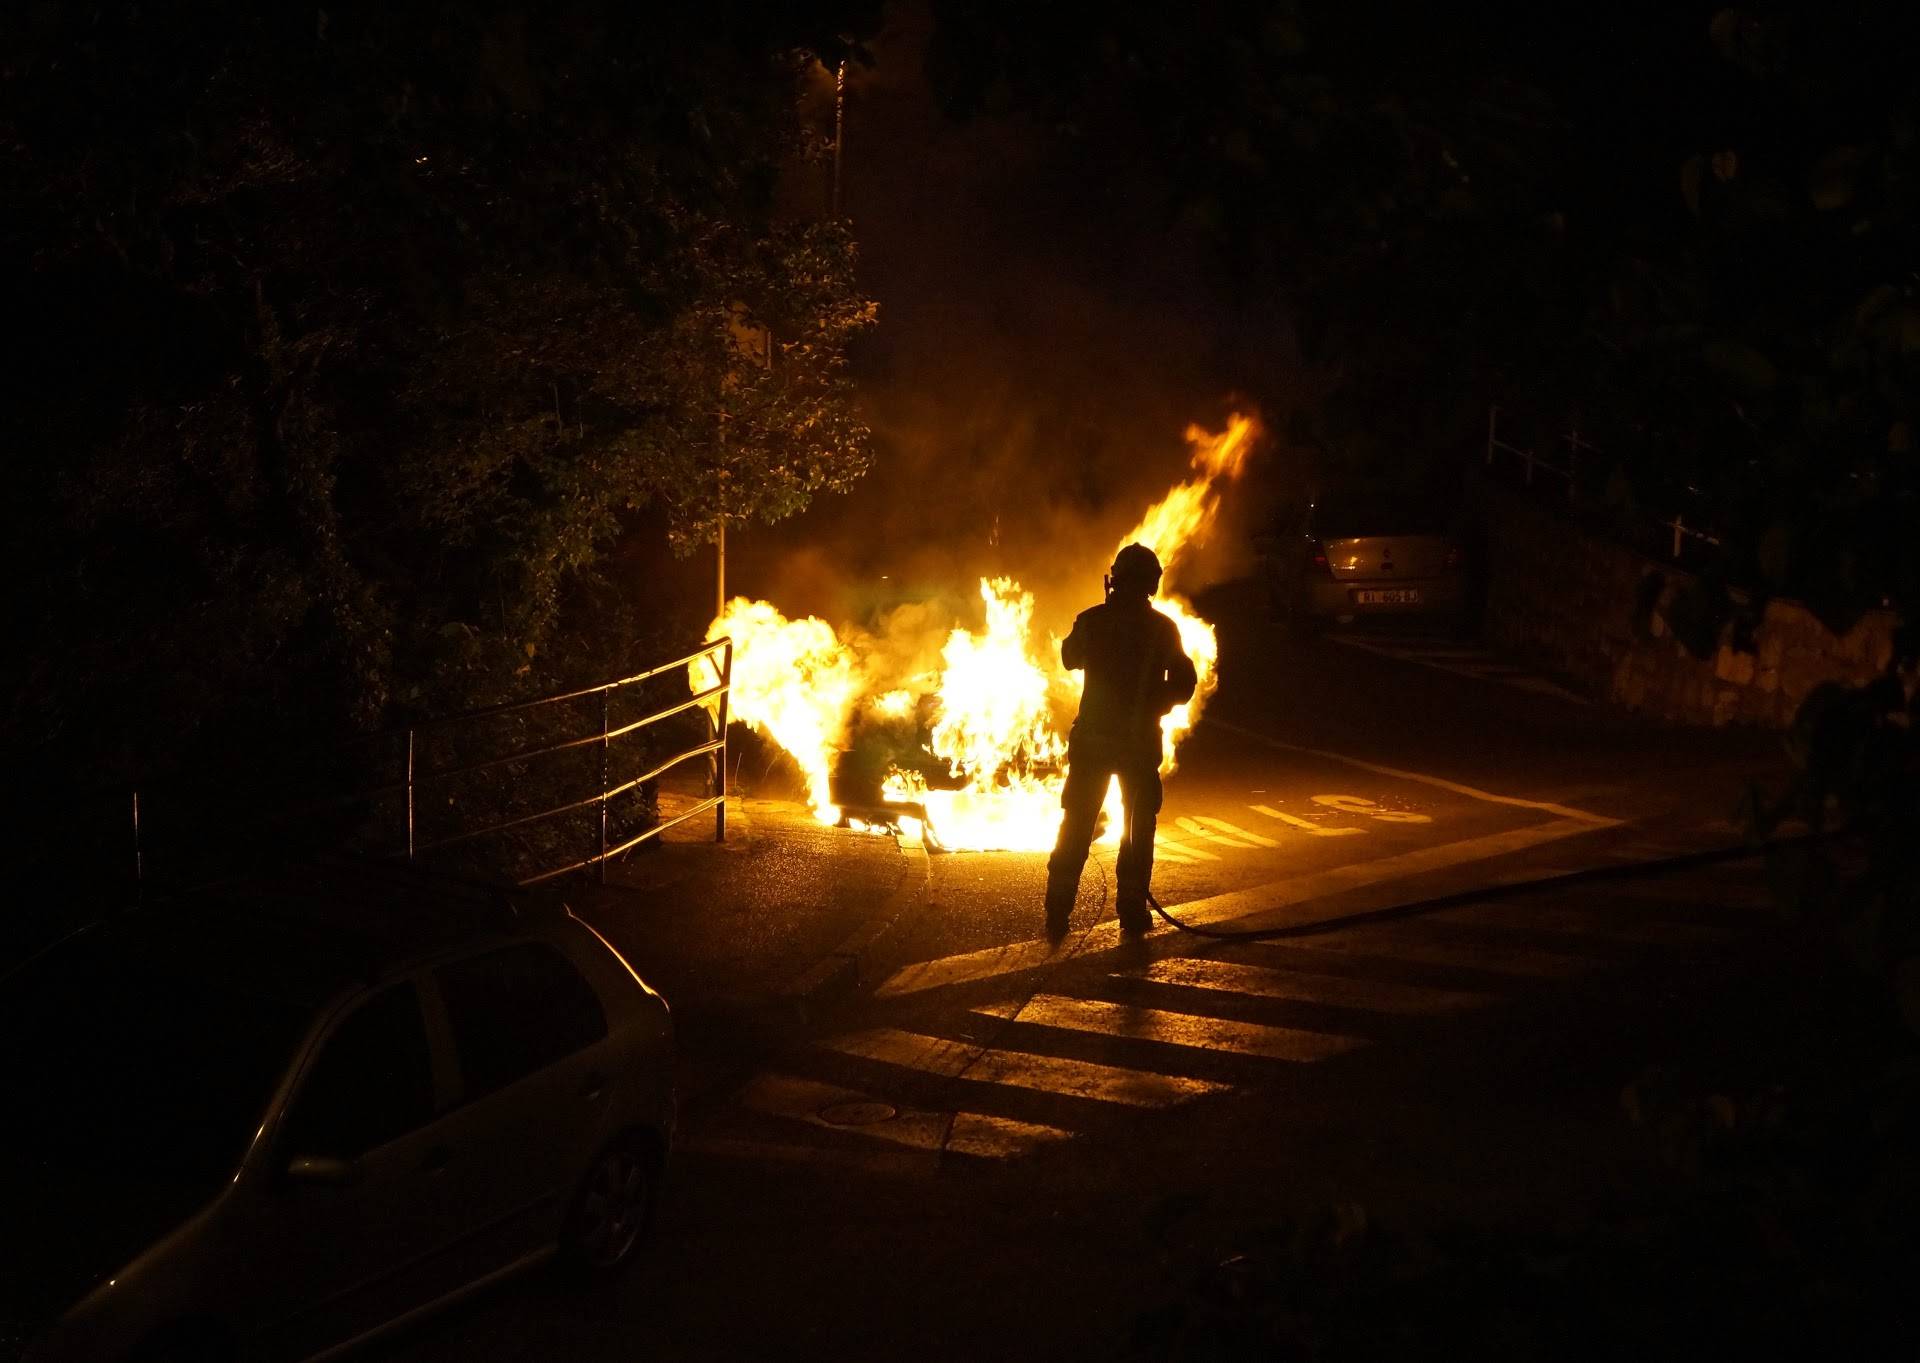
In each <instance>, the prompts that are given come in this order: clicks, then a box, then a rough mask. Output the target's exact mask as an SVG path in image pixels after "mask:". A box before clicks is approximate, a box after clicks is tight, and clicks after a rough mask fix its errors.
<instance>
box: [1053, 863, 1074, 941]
mask: <svg viewBox="0 0 1920 1363" xmlns="http://www.w3.org/2000/svg"><path fill="white" fill-rule="evenodd" d="M1079 894H1080V877H1079V875H1078V874H1077V873H1075V872H1070V871H1061V870H1056V869H1055V868H1053V867H1051V866H1050V867H1048V868H1047V940H1048V941H1050V942H1058V941H1060V940H1061V939H1062V938H1064V937H1065V936H1066V935H1067V919H1068V918H1069V917H1071V916H1072V914H1073V901H1074V900H1075V899H1076V898H1078V896H1079Z"/></svg>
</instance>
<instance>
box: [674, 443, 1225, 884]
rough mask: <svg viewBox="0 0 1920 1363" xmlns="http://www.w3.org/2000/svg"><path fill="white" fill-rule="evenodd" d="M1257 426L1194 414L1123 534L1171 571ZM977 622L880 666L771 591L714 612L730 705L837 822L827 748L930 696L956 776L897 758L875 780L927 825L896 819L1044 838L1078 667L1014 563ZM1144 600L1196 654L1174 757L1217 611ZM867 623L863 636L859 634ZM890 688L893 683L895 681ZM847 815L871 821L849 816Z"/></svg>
mask: <svg viewBox="0 0 1920 1363" xmlns="http://www.w3.org/2000/svg"><path fill="white" fill-rule="evenodd" d="M1259 431H1260V426H1259V423H1258V421H1257V420H1256V419H1255V418H1254V417H1251V416H1244V415H1239V414H1236V415H1234V416H1233V417H1232V418H1231V419H1230V420H1229V421H1228V423H1227V425H1226V428H1225V429H1224V430H1222V431H1219V432H1217V433H1215V432H1209V431H1206V430H1203V429H1202V428H1200V427H1198V426H1189V427H1188V428H1187V432H1186V439H1187V442H1188V444H1189V445H1190V446H1191V447H1192V454H1191V459H1190V464H1191V468H1192V469H1193V476H1192V477H1190V478H1188V479H1186V480H1185V481H1183V482H1181V483H1179V484H1176V485H1175V486H1174V487H1173V488H1172V489H1171V490H1169V491H1168V492H1167V494H1166V495H1165V496H1164V497H1162V498H1161V499H1160V500H1159V501H1158V502H1156V503H1154V504H1153V506H1151V507H1150V508H1148V510H1147V512H1146V514H1145V515H1144V516H1142V517H1141V519H1140V523H1139V524H1138V525H1136V526H1135V527H1134V528H1133V530H1132V531H1131V532H1130V533H1129V534H1128V535H1126V536H1125V537H1124V538H1122V539H1121V541H1120V546H1116V549H1117V548H1118V547H1121V546H1125V545H1127V544H1144V545H1146V546H1147V547H1148V548H1150V549H1152V550H1153V551H1154V553H1155V554H1156V555H1157V556H1158V557H1159V559H1160V562H1161V565H1162V567H1163V568H1164V570H1165V571H1166V574H1167V576H1168V577H1169V578H1170V577H1171V576H1172V575H1173V570H1174V568H1175V566H1176V565H1177V564H1179V562H1180V561H1181V559H1182V558H1183V557H1184V556H1185V555H1186V553H1187V551H1188V550H1190V549H1191V548H1193V547H1194V546H1196V545H1198V544H1200V543H1202V542H1203V541H1205V539H1206V538H1207V536H1208V534H1209V533H1211V531H1212V528H1213V524H1214V521H1215V519H1216V517H1217V516H1218V514H1219V509H1220V491H1221V484H1222V483H1223V482H1225V481H1227V480H1230V479H1232V478H1234V477H1237V476H1238V474H1239V472H1240V470H1241V469H1242V468H1243V467H1244V466H1245V463H1246V459H1247V456H1248V455H1249V453H1250V452H1251V451H1252V449H1253V447H1254V445H1255V443H1256V441H1257V439H1258V436H1259ZM980 602H981V607H982V627H981V628H980V629H979V630H977V631H975V630H969V629H966V628H964V627H962V628H956V629H954V630H953V631H952V632H951V633H950V634H949V635H948V636H947V639H946V643H945V645H944V646H943V647H942V649H941V653H940V657H941V664H942V665H941V667H940V668H939V669H938V670H937V671H935V672H934V673H932V674H931V675H917V676H913V677H904V678H903V677H884V676H883V677H876V676H873V675H870V670H869V669H870V667H871V668H875V669H880V670H884V668H882V666H881V664H880V663H879V661H878V657H879V650H874V656H873V657H871V658H868V659H864V660H863V659H862V658H861V657H860V656H859V655H858V654H857V653H856V650H855V649H854V647H853V646H852V645H850V644H848V643H847V642H846V641H845V640H843V639H842V638H841V637H840V636H839V635H837V634H836V633H835V632H834V630H833V628H832V627H831V626H830V625H828V624H827V623H826V622H825V621H824V620H820V619H817V618H814V617H807V618H805V619H800V620H788V619H787V618H786V617H785V616H783V615H782V614H781V613H780V612H779V610H777V609H776V608H775V607H773V606H772V605H770V604H769V603H767V602H764V601H748V600H746V599H744V598H737V599H735V600H734V601H732V602H730V603H729V604H728V607H727V610H726V613H725V614H724V615H722V616H721V617H720V618H719V619H717V620H715V621H714V622H713V625H712V627H711V628H710V629H709V630H708V632H707V637H708V638H709V639H717V638H719V637H721V636H722V635H731V636H732V638H733V641H734V671H733V683H734V686H733V694H732V712H733V715H734V716H735V717H736V718H738V719H740V720H741V721H742V722H744V723H745V724H747V725H748V726H750V727H751V728H752V729H753V730H754V731H755V732H757V733H760V734H762V735H763V736H765V737H768V738H771V739H772V740H773V741H774V742H775V743H777V744H779V745H780V747H781V748H783V749H785V750H786V751H787V753H789V754H790V755H791V756H792V757H793V758H794V760H795V761H796V762H797V763H798V764H799V766H800V770H801V773H802V774H803V776H804V777H805V779H806V783H807V793H808V798H809V799H810V800H811V802H812V804H813V807H814V813H815V815H816V817H818V818H820V819H821V820H822V821H825V822H838V821H839V820H840V814H841V811H840V810H839V809H838V808H837V807H836V806H835V805H834V803H833V801H832V798H831V794H830V792H829V787H828V779H829V774H830V772H831V770H832V766H833V759H834V754H835V752H836V750H837V749H838V747H839V746H840V745H841V744H842V743H843V742H844V741H845V738H846V734H847V730H848V727H849V725H850V723H851V720H852V718H853V716H854V714H855V712H856V711H857V710H859V709H861V708H862V707H864V709H865V711H866V713H868V714H869V715H872V716H874V717H876V718H879V719H882V720H886V721H889V722H898V721H904V720H907V719H910V718H911V717H913V716H914V715H915V714H918V713H925V711H922V709H921V703H922V701H923V700H927V699H929V698H930V699H931V701H932V706H931V718H932V727H931V732H930V735H929V737H928V740H927V747H928V749H929V750H930V751H931V752H932V753H933V755H934V756H935V757H937V758H939V759H940V760H941V761H942V762H944V763H945V765H946V768H947V771H948V774H949V776H950V778H951V779H952V780H953V781H955V782H956V783H957V785H958V788H957V789H948V788H944V786H942V785H938V784H936V785H929V783H928V782H927V780H926V779H925V778H924V777H922V776H921V775H920V773H918V772H914V771H899V770H897V771H894V772H893V773H892V774H891V775H889V776H888V778H887V780H886V782H885V785H884V787H883V791H882V793H883V795H884V797H885V798H886V799H887V800H888V801H890V802H893V803H913V804H918V805H920V806H921V807H922V808H923V809H924V811H925V814H926V819H925V826H924V828H923V827H922V826H921V825H920V821H919V820H918V819H917V818H914V817H911V816H909V815H908V814H907V812H906V811H902V817H901V819H900V820H899V821H898V822H899V823H900V824H901V825H902V826H905V827H907V828H908V831H909V832H910V833H911V834H912V835H914V836H923V835H924V836H926V837H927V838H928V839H929V840H930V841H937V843H938V844H939V845H940V846H942V847H946V848H950V849H955V850H960V849H970V850H987V849H1007V850H1015V851H1045V850H1046V849H1048V848H1050V847H1051V846H1052V845H1053V838H1054V834H1055V831H1056V830H1057V828H1058V826H1059V822H1060V790H1061V786H1062V783H1063V782H1064V780H1065V765H1066V752H1067V742H1066V736H1065V732H1064V729H1063V727H1062V725H1061V719H1062V717H1063V716H1067V715H1070V714H1071V711H1072V709H1073V706H1074V704H1075V702H1076V701H1077V699H1078V697H1079V693H1080V678H1079V677H1078V676H1076V675H1075V674H1073V673H1069V672H1067V671H1065V670H1064V669H1063V668H1062V667H1061V665H1060V648H1059V641H1058V639H1056V638H1054V637H1053V636H1051V635H1047V636H1044V637H1042V638H1036V637H1035V633H1034V628H1033V614H1034V601H1033V595H1032V593H1030V592H1028V591H1026V590H1025V589H1023V588H1022V587H1021V586H1020V584H1019V583H1018V582H1016V581H1014V580H1013V579H1012V578H1010V577H995V578H982V579H981V580H980ZM1153 605H1154V607H1155V608H1156V609H1158V610H1159V611H1161V612H1162V613H1163V614H1165V615H1166V616H1167V617H1168V618H1169V619H1171V620H1172V621H1173V622H1174V625H1175V626H1176V627H1177V628H1178V630H1179V632H1180V642H1181V646H1182V647H1183V648H1184V649H1185V650H1186V653H1187V656H1188V657H1189V658H1191V659H1192V660H1193V664H1194V671H1195V673H1196V675H1197V678H1198V682H1197V685H1196V686H1195V688H1194V693H1193V698H1192V699H1191V700H1190V701H1188V702H1187V703H1186V704H1184V705H1180V706H1176V707H1175V708H1174V709H1173V710H1172V711H1171V712H1170V713H1169V714H1167V715H1165V716H1164V717H1163V718H1162V719H1161V722H1160V728H1161V761H1160V769H1161V770H1162V771H1163V772H1170V771H1172V770H1173V769H1174V762H1175V753H1176V751H1177V749H1178V747H1179V744H1180V742H1181V740H1183V739H1184V738H1185V737H1186V735H1187V734H1188V733H1190V732H1191V731H1192V729H1193V726H1194V725H1195V724H1196V723H1197V722H1198V721H1199V718H1200V712H1201V710H1202V708H1203V707H1204V706H1205V705H1206V702H1207V699H1208V698H1209V697H1210V696H1211V695H1212V694H1213V692H1214V690H1215V688H1216V687H1217V686H1218V684H1219V676H1218V663H1219V644H1218V641H1217V640H1216V639H1215V637H1214V630H1213V626H1212V625H1210V624H1208V623H1207V621H1205V620H1204V619H1202V618H1201V617H1200V615H1199V613H1198V612H1196V611H1195V610H1194V608H1193V604H1192V603H1191V602H1190V601H1188V600H1187V599H1186V598H1184V597H1182V596H1180V595H1179V594H1177V593H1174V592H1170V591H1162V592H1161V593H1159V594H1158V595H1156V596H1155V597H1154V600H1153ZM857 637H859V638H862V639H866V638H868V636H864V635H860V636H857ZM714 679H715V678H714V674H713V671H712V668H711V666H708V667H707V668H706V670H705V671H704V672H703V671H702V665H701V664H695V665H694V668H693V675H692V677H691V680H692V682H693V684H694V686H695V687H696V688H698V689H705V688H706V687H709V686H711V685H712V684H713V681H714ZM889 688H890V689H889ZM1106 808H1107V812H1108V815H1109V818H1108V830H1107V835H1106V836H1107V838H1108V840H1109V841H1112V840H1114V839H1116V838H1117V837H1118V836H1119V834H1118V829H1119V823H1120V820H1119V792H1118V789H1117V786H1116V787H1115V788H1110V789H1109V790H1108V792H1107V797H1106ZM850 822H851V823H852V825H853V826H855V827H866V826H867V825H866V824H865V823H864V822H863V821H861V820H858V819H854V820H850Z"/></svg>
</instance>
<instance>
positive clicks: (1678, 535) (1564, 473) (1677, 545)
mask: <svg viewBox="0 0 1920 1363" xmlns="http://www.w3.org/2000/svg"><path fill="white" fill-rule="evenodd" d="M1554 444H1555V446H1556V447H1558V446H1564V447H1565V454H1564V456H1563V457H1564V460H1565V462H1563V463H1561V462H1555V460H1554V459H1552V458H1549V457H1546V456H1543V455H1540V454H1538V453H1536V452H1535V451H1534V449H1533V447H1532V446H1531V445H1516V444H1514V443H1512V442H1511V441H1508V440H1502V439H1501V438H1500V409H1499V408H1498V407H1497V406H1490V407H1488V408H1487V458H1486V463H1487V467H1488V468H1494V467H1496V458H1497V456H1501V455H1505V456H1506V457H1507V458H1509V459H1511V460H1513V461H1514V462H1515V463H1517V464H1518V465H1519V466H1520V470H1521V475H1520V481H1521V483H1522V484H1523V485H1524V486H1526V487H1529V488H1530V487H1532V486H1533V485H1534V475H1535V474H1536V473H1547V474H1551V475H1552V476H1554V477H1557V478H1561V479H1564V480H1565V482H1566V489H1567V500H1568V501H1570V502H1571V501H1576V500H1578V499H1579V496H1580V457H1581V455H1582V454H1586V455H1589V456H1594V457H1597V456H1598V455H1599V453H1600V451H1599V449H1598V448H1597V447H1595V446H1593V445H1590V444H1588V443H1587V442H1586V441H1584V440H1582V439H1581V438H1580V432H1579V431H1578V430H1569V431H1568V432H1566V434H1564V435H1561V436H1557V437H1555V440H1554ZM1555 452H1556V453H1558V450H1557V449H1556V451H1555ZM1588 467H1589V468H1591V467H1593V465H1592V464H1591V463H1589V465H1588ZM1648 523H1649V524H1650V525H1652V526H1653V527H1656V528H1658V529H1660V530H1663V531H1665V532H1667V533H1666V536H1665V538H1666V539H1667V540H1668V541H1669V542H1670V547H1669V549H1668V556H1669V557H1670V558H1674V559H1679V558H1681V557H1682V556H1683V555H1684V554H1685V553H1686V549H1687V543H1688V541H1690V540H1691V541H1697V542H1699V543H1701V544H1705V545H1710V546H1712V547H1714V548H1718V547H1719V545H1720V540H1719V537H1718V536H1715V535H1711V534H1708V533H1707V532H1706V531H1704V530H1696V529H1694V528H1693V527H1692V526H1690V525H1688V524H1687V523H1686V518H1685V516H1684V514H1683V513H1681V512H1675V513H1674V516H1673V519H1672V520H1670V521H1668V520H1661V519H1659V518H1658V517H1649V518H1648Z"/></svg>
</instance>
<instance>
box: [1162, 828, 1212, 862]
mask: <svg viewBox="0 0 1920 1363" xmlns="http://www.w3.org/2000/svg"><path fill="white" fill-rule="evenodd" d="M1153 854H1154V855H1155V856H1156V857H1165V858H1167V860H1169V861H1184V862H1202V861H1218V860H1220V858H1219V857H1217V856H1215V855H1214V854H1213V853H1211V852H1209V851H1207V850H1205V849H1204V848H1200V847H1193V846H1189V845H1188V844H1187V843H1183V842H1173V841H1171V840H1170V839H1168V838H1167V836H1166V835H1165V834H1164V833H1163V834H1161V835H1160V836H1159V837H1157V838H1155V839H1154V840H1153Z"/></svg>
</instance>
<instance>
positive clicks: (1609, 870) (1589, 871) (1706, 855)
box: [1147, 829, 1845, 942]
mask: <svg viewBox="0 0 1920 1363" xmlns="http://www.w3.org/2000/svg"><path fill="white" fill-rule="evenodd" d="M1844 831H1845V830H1843V829H1828V830H1823V831H1821V832H1817V833H1801V834H1797V835H1795V836H1793V837H1790V838H1770V839H1765V840H1763V841H1760V842H1746V843H1736V844H1734V845H1732V846H1729V847H1710V848H1706V849H1704V850H1701V851H1695V852H1680V853H1676V854H1675V855H1673V856H1669V857H1654V858H1650V859H1648V860H1646V861H1632V862H1624V863H1620V864H1618V865H1612V866H1591V867H1587V868H1585V869H1582V870H1578V871H1565V872H1562V873H1560V874H1558V875H1551V876H1542V877H1540V878H1539V879H1537V880H1514V881H1507V882H1505V883H1503V884H1499V885H1486V886H1480V887H1477V888H1474V889H1468V890H1454V891H1450V892H1448V893H1446V894H1439V895H1431V896H1429V897H1428V898H1426V899H1416V900H1413V901H1411V902H1410V903H1406V904H1394V905H1391V906H1389V907H1387V908H1384V909H1366V910H1363V911H1361V912H1359V913H1350V914H1345V915H1343V916H1341V917H1338V918H1322V919H1317V920H1316V921H1314V922H1311V923H1293V924H1289V925H1287V926H1285V927H1278V928H1239V929H1235V928H1203V927H1200V926H1198V925H1197V924H1194V923H1184V922H1182V921H1181V920H1180V919H1178V918H1176V917H1174V915H1173V914H1172V912H1170V911H1169V910H1168V908H1167V906H1166V905H1164V904H1162V903H1161V902H1160V900H1159V898H1158V896H1156V895H1155V894H1154V893H1153V889H1152V887H1151V885H1149V887H1148V889H1147V903H1149V904H1151V905H1152V906H1153V911H1154V912H1155V913H1157V914H1159V915H1160V917H1161V918H1163V919H1164V920H1166V923H1167V926H1168V927H1171V928H1175V929H1177V930H1178V931H1180V932H1184V933H1186V934H1188V935H1189V936H1193V937H1204V938H1207V939H1209V940H1212V941H1219V942H1272V941H1278V940H1280V939H1282V938H1287V937H1311V936H1316V935H1318V934H1321V933H1326V932H1332V931H1334V930H1336V929H1339V928H1349V927H1360V926H1364V925H1365V924H1368V923H1386V922H1391V921H1393V920H1394V919H1398V918H1411V917H1414V916H1415V915H1417V914H1423V913H1431V912H1433V911H1434V910H1436V909H1446V908H1452V907H1454V906H1456V905H1460V904H1474V903H1484V902H1485V901H1487V900H1489V899H1504V898H1508V897H1510V896H1513V895H1518V894H1522V893H1528V892H1532V891H1535V890H1551V889H1556V888H1559V887H1560V886H1563V885H1580V884H1589V883H1593V882H1597V881H1607V880H1628V879H1631V878H1633V877H1635V876H1644V875H1658V874H1661V873H1663V872H1667V871H1684V870H1687V869H1689V868H1691V867H1695V866H1711V865H1716V864H1718V863H1721V862H1728V861H1744V860H1746V859H1747V858H1749V857H1757V856H1763V855H1765V854H1767V853H1769V852H1775V851H1779V850H1782V849H1784V848H1789V847H1800V846H1804V845H1806V844H1808V843H1811V842H1816V841H1823V840H1825V839H1827V838H1830V837H1833V836H1835V835H1836V834H1838V833H1841V832H1844Z"/></svg>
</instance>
